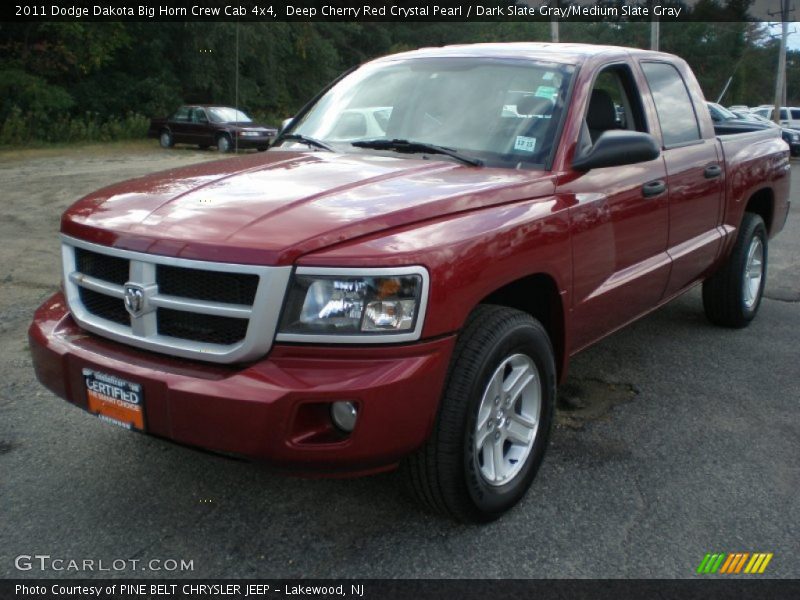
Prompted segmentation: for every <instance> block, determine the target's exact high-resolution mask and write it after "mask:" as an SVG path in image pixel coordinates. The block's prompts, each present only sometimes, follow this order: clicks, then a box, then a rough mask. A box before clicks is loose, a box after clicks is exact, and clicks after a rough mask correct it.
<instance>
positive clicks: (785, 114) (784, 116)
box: [781, 108, 789, 121]
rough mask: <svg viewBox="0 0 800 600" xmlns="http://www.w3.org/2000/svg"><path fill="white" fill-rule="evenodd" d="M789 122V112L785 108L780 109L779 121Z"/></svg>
mask: <svg viewBox="0 0 800 600" xmlns="http://www.w3.org/2000/svg"><path fill="white" fill-rule="evenodd" d="M788 120H789V111H788V110H786V109H785V108H782V109H781V121H788Z"/></svg>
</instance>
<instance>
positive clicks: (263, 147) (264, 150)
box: [256, 146, 269, 152]
mask: <svg viewBox="0 0 800 600" xmlns="http://www.w3.org/2000/svg"><path fill="white" fill-rule="evenodd" d="M268 149H269V146H259V147H258V148H256V150H258V151H259V152H266V151H267V150H268Z"/></svg>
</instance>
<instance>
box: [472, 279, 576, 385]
mask: <svg viewBox="0 0 800 600" xmlns="http://www.w3.org/2000/svg"><path fill="white" fill-rule="evenodd" d="M478 304H495V305H498V306H507V307H509V308H514V309H517V310H520V311H522V312H525V313H528V314H529V315H531V316H532V317H533V318H534V319H536V320H537V321H539V322H540V323H541V324H542V326H543V327H544V328H545V331H547V335H548V336H549V337H550V343H551V344H552V345H553V354H554V355H555V356H554V358H555V363H556V375H557V377H558V379H559V380H561V379H562V377H563V375H564V374H565V373H566V368H567V355H566V335H565V331H566V328H565V317H564V305H563V301H562V298H561V294H560V293H559V291H558V285H557V283H556V280H555V279H554V278H553V277H552V276H551V275H549V274H547V273H535V274H532V275H527V276H525V277H522V278H520V279H516V280H514V281H511V282H509V283H507V284H505V285H503V286H502V287H500V288H498V289H496V290H494V291H493V292H491V293H490V294H488V295H487V296H485V297H484V298H483V299H481V301H480V302H479V303H478Z"/></svg>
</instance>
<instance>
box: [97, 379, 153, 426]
mask: <svg viewBox="0 0 800 600" xmlns="http://www.w3.org/2000/svg"><path fill="white" fill-rule="evenodd" d="M82 372H83V381H84V384H85V385H86V397H87V399H88V409H89V412H91V413H93V414H95V415H97V416H98V417H99V418H100V419H102V420H103V421H106V422H107V423H111V424H112V425H118V426H120V427H124V428H125V429H137V430H139V431H144V393H143V390H142V386H141V385H139V384H138V383H132V382H130V381H126V380H124V379H120V378H119V377H117V376H116V375H109V374H108V373H101V372H100V371H94V370H93V369H83V371H82Z"/></svg>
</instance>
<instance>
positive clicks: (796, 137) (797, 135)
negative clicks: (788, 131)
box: [792, 133, 800, 142]
mask: <svg viewBox="0 0 800 600" xmlns="http://www.w3.org/2000/svg"><path fill="white" fill-rule="evenodd" d="M792 141H793V142H800V133H793V134H792Z"/></svg>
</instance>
